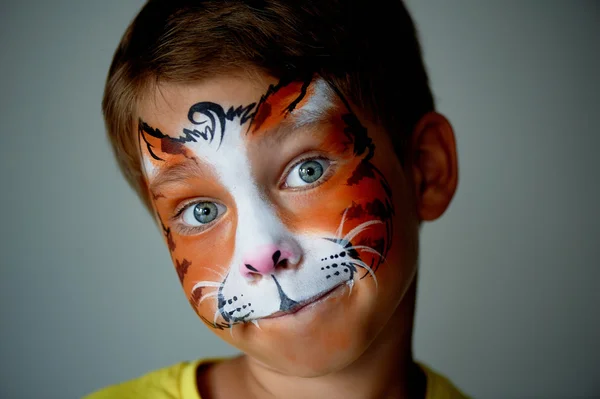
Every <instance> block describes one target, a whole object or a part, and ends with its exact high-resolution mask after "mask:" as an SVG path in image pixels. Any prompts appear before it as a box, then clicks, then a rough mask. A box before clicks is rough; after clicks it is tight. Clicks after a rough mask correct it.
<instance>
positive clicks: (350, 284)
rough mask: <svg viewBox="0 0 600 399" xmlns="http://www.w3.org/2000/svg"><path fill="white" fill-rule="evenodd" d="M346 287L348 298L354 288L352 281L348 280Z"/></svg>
mask: <svg viewBox="0 0 600 399" xmlns="http://www.w3.org/2000/svg"><path fill="white" fill-rule="evenodd" d="M347 284H348V287H350V290H349V291H348V296H350V295H352V288H353V287H354V279H350V280H348V282H347Z"/></svg>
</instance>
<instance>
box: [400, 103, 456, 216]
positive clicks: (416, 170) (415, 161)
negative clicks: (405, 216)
mask: <svg viewBox="0 0 600 399" xmlns="http://www.w3.org/2000/svg"><path fill="white" fill-rule="evenodd" d="M411 147H412V148H411V163H410V166H411V168H412V174H413V184H414V188H415V193H416V200H417V212H418V215H419V219H421V220H425V221H431V220H435V219H437V218H439V217H440V216H441V215H442V214H443V213H444V212H445V211H446V209H447V208H448V205H449V204H450V201H451V200H452V197H453V196H454V192H455V191H456V186H457V185H458V161H457V155H456V141H455V138H454V130H453V129H452V126H451V125H450V122H448V120H447V119H446V118H445V117H444V116H442V115H440V114H438V113H437V112H429V113H427V114H425V115H424V116H423V117H422V118H421V120H420V121H419V123H417V126H416V127H415V130H414V131H413V135H412V140H411Z"/></svg>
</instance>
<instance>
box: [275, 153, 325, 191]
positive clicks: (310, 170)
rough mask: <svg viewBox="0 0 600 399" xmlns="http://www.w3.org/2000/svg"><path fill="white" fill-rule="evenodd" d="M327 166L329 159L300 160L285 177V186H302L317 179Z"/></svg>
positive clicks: (321, 175)
mask: <svg viewBox="0 0 600 399" xmlns="http://www.w3.org/2000/svg"><path fill="white" fill-rule="evenodd" d="M328 167H329V161H327V160H325V159H321V158H317V159H311V160H308V161H304V162H300V163H299V164H297V165H296V166H294V167H293V168H292V170H291V171H290V173H289V174H288V177H287V178H286V179H285V185H286V187H302V186H306V185H309V184H311V183H314V182H316V181H318V180H319V179H320V178H321V177H323V175H324V174H325V171H326V170H327V168H328Z"/></svg>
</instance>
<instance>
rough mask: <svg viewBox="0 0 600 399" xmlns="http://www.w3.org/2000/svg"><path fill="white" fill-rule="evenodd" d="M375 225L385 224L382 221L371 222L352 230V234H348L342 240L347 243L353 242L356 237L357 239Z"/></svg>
mask: <svg viewBox="0 0 600 399" xmlns="http://www.w3.org/2000/svg"><path fill="white" fill-rule="evenodd" d="M374 224H383V222H382V221H381V220H369V221H368V222H364V223H361V224H359V225H358V226H356V227H355V228H353V229H352V230H350V232H349V233H348V234H346V236H345V237H344V238H343V239H342V240H344V241H346V242H352V240H353V239H354V237H356V236H357V235H359V234H360V233H362V232H363V231H365V230H366V229H367V228H369V227H370V226H372V225H374Z"/></svg>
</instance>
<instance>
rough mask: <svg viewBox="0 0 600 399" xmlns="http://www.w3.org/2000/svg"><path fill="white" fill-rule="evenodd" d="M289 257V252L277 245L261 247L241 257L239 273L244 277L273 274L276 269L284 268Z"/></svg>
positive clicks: (290, 254)
mask: <svg viewBox="0 0 600 399" xmlns="http://www.w3.org/2000/svg"><path fill="white" fill-rule="evenodd" d="M291 256H292V253H291V251H288V250H285V249H282V248H281V247H279V246H277V245H274V244H268V245H263V246H260V247H257V248H255V249H254V250H253V251H252V252H251V253H248V254H246V256H244V257H243V259H242V264H241V265H240V271H241V273H242V276H244V277H250V276H251V275H253V274H254V275H256V274H260V275H269V274H273V272H275V269H276V268H278V267H283V266H285V265H286V264H287V262H288V260H289V259H290V258H291Z"/></svg>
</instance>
